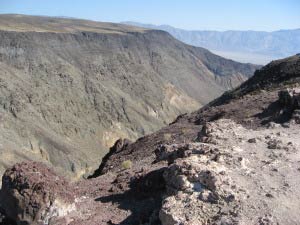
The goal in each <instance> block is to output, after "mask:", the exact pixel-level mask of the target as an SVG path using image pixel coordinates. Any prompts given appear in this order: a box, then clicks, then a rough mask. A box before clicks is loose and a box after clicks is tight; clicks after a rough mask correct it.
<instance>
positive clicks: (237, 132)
mask: <svg viewBox="0 0 300 225" xmlns="http://www.w3.org/2000/svg"><path fill="white" fill-rule="evenodd" d="M299 78H300V57H299V56H294V57H291V58H288V59H285V60H281V61H276V62H273V63H271V64H269V65H268V66H266V67H264V68H263V69H262V70H260V71H258V72H257V73H256V74H255V76H254V77H253V78H251V79H250V80H249V81H248V82H246V83H244V84H243V85H241V87H239V88H238V89H236V90H234V91H232V92H230V93H226V94H225V95H223V96H222V97H221V98H219V99H217V100H215V101H214V102H212V103H210V104H209V105H207V106H206V107H204V108H202V109H201V110H199V111H198V112H195V113H193V114H191V115H183V116H180V117H179V118H177V120H176V121H175V122H174V123H173V124H171V125H170V126H168V127H165V128H163V129H162V130H160V131H158V132H156V133H154V134H151V135H148V136H145V137H143V138H140V139H139V140H137V141H136V142H134V143H131V142H130V141H127V140H119V141H118V142H116V144H115V145H114V146H113V147H112V148H111V150H110V153H109V154H108V155H107V156H106V157H105V158H104V159H103V162H102V164H101V165H100V167H99V168H98V170H96V171H95V173H94V174H93V175H92V176H91V177H90V179H87V180H82V181H80V182H76V183H72V182H69V181H68V180H67V179H66V178H63V177H61V176H60V175H58V174H56V173H54V172H53V171H52V169H50V168H48V167H47V166H45V165H43V164H42V163H36V162H24V163H20V164H16V165H15V166H13V167H12V168H10V169H8V170H7V171H6V172H5V174H4V176H3V179H2V189H1V192H0V206H1V207H0V208H1V209H2V210H1V211H2V212H3V214H5V219H3V220H4V222H3V223H4V224H15V223H16V224H18V225H21V224H22V225H23V224H51V225H54V224H56V225H58V224H59V225H62V224H69V225H81V224H82V225H83V224H91V225H102V224H103V225H104V224H105V225H106V224H122V225H124V224H128V225H134V224H153V225H154V224H162V225H179V224H187V225H200V224H241V225H242V224H245V225H249V224H253V225H254V224H255V225H256V224H259V225H271V224H284V225H286V224H288V225H289V224H299V222H300V215H299V213H298V209H299V208H300V190H299V185H300V176H299V173H300V152H299V150H300V138H299V137H300V136H299V128H300V89H299ZM9 219H10V220H12V221H8V220H9Z"/></svg>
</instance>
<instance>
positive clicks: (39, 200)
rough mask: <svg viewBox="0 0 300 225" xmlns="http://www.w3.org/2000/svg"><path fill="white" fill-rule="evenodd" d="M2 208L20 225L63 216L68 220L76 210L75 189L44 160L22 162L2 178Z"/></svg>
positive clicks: (51, 221)
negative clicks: (42, 162) (44, 162)
mask: <svg viewBox="0 0 300 225" xmlns="http://www.w3.org/2000/svg"><path fill="white" fill-rule="evenodd" d="M0 207H1V208H3V209H4V211H5V214H6V216H7V217H8V218H11V219H13V220H14V221H15V222H16V223H17V224H18V225H23V224H33V225H35V224H36V225H39V224H52V223H53V221H55V220H56V219H59V218H62V217H64V221H67V217H66V216H67V215H68V214H69V213H70V212H72V211H74V210H76V208H75V196H74V189H73V188H72V187H71V186H70V185H69V183H68V182H67V181H66V180H65V179H64V178H63V177H61V176H58V175H57V174H55V173H54V172H53V171H52V170H51V169H49V168H48V167H47V166H45V165H43V164H41V163H36V162H27V163H20V164H16V165H14V166H13V167H12V168H10V169H8V170H7V171H6V172H5V174H4V175H3V177H2V189H1V192H0ZM66 223H67V222H66Z"/></svg>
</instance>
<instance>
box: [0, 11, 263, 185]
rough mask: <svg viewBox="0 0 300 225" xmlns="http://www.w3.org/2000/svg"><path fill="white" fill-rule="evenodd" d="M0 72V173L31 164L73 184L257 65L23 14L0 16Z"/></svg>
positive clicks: (159, 38)
mask: <svg viewBox="0 0 300 225" xmlns="http://www.w3.org/2000/svg"><path fill="white" fill-rule="evenodd" d="M0 66H1V71H0V142H1V143H0V155H1V156H0V174H2V173H3V172H4V170H5V169H6V168H8V167H9V166H11V165H13V164H14V163H16V162H21V161H24V160H28V159H31V160H34V161H42V162H44V163H46V164H48V165H52V166H54V167H55V168H56V169H57V170H58V171H59V172H61V173H66V174H68V176H72V177H73V178H74V179H78V178H80V177H82V176H84V175H86V174H89V173H91V172H92V171H94V169H96V168H97V166H98V165H99V162H100V161H101V158H102V157H103V156H104V155H105V154H106V153H107V151H108V149H109V148H110V147H111V146H112V145H113V144H114V142H115V141H116V140H117V139H119V138H127V139H131V140H135V139H137V138H138V137H140V136H143V135H146V134H149V133H152V132H154V131H156V130H158V129H159V128H161V127H163V126H165V125H167V124H168V123H170V122H172V121H173V120H174V119H175V118H176V117H177V116H178V115H179V114H182V113H186V112H191V111H194V110H196V109H198V108H199V107H200V106H201V105H204V104H206V103H207V102H208V101H210V100H212V99H213V98H215V97H217V96H219V95H220V94H222V93H223V91H225V90H228V89H231V88H232V87H234V86H236V85H238V84H240V83H241V82H242V81H244V80H245V79H247V78H248V77H250V76H251V75H252V74H253V72H254V70H255V69H256V68H258V66H255V65H251V64H241V63H236V62H234V61H231V60H226V59H224V58H222V57H219V56H217V55H214V54H212V53H210V52H209V51H207V50H205V49H202V48H196V47H192V46H189V45H185V44H183V43H181V42H179V41H177V40H176V39H174V38H172V37H171V36H170V35H169V34H167V33H166V32H163V31H155V30H148V29H142V28H136V27H131V26H126V25H120V24H112V23H100V22H94V21H87V20H77V19H65V18H51V17H33V16H24V15H0Z"/></svg>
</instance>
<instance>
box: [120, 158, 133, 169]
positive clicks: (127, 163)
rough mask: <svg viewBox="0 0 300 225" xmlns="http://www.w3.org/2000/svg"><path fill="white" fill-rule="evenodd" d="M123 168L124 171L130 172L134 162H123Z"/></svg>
mask: <svg viewBox="0 0 300 225" xmlns="http://www.w3.org/2000/svg"><path fill="white" fill-rule="evenodd" d="M122 167H123V169H125V170H128V169H130V168H131V167H132V162H131V161H130V160H126V161H124V162H122Z"/></svg>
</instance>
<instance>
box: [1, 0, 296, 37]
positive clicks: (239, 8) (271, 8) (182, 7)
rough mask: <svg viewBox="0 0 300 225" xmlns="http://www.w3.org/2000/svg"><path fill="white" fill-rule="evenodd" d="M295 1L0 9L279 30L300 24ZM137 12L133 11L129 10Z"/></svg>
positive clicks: (34, 4)
mask: <svg viewBox="0 0 300 225" xmlns="http://www.w3.org/2000/svg"><path fill="white" fill-rule="evenodd" d="M299 11H300V2H299V1H297V0H286V1H282V0H265V1H259V0H253V1H248V2H246V1H243V2H241V1H238V0H228V1H221V0H212V1H196V0H187V1H184V2H183V1H180V0H172V1H171V0H165V1H159V0H152V1H150V0H148V1H138V0H122V1H120V0H111V1H109V2H103V1H96V0H87V1H84V2H83V1H79V0H73V1H71V0H64V1H58V0H52V1H47V0H46V1H39V0H27V1H22V0H1V3H0V14H25V15H37V16H54V17H70V18H78V19H88V20H95V21H102V22H114V23H120V22H124V21H133V22H139V23H145V24H154V25H169V26H172V27H176V28H180V29H184V30H213V31H227V30H242V31H247V30H253V31H267V32H270V31H277V30H290V29H299V28H300V13H299ZM132 12H135V13H132Z"/></svg>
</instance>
